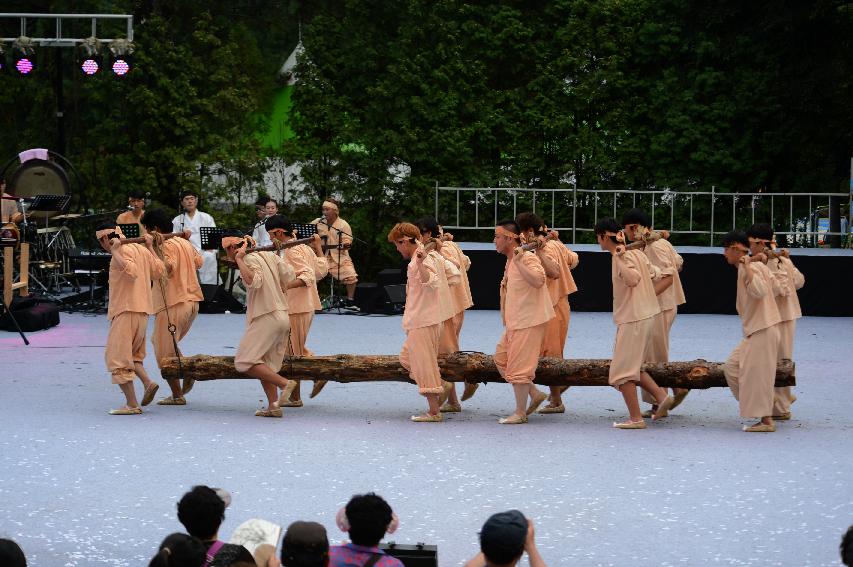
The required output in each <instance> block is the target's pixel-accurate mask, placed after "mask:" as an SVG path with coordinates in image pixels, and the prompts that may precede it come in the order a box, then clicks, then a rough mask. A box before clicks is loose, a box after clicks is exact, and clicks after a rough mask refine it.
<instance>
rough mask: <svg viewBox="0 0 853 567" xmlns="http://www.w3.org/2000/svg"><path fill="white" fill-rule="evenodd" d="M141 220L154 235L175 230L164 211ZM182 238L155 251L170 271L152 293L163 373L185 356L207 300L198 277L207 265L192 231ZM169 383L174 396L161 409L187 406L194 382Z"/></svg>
mask: <svg viewBox="0 0 853 567" xmlns="http://www.w3.org/2000/svg"><path fill="white" fill-rule="evenodd" d="M141 220H142V224H143V225H144V226H145V228H146V229H147V231H148V232H149V233H152V234H157V235H160V236H163V235H165V234H166V233H168V232H169V230H170V229H171V228H172V223H171V221H170V220H169V217H168V215H167V214H166V211H164V210H163V209H154V210H151V211H146V212H145V214H144V215H143V216H142V219H141ZM182 236H183V237H182V238H168V239H164V240H163V243H162V244H161V245H160V246H159V247H155V251H157V253H158V257H160V259H161V260H163V263H164V265H165V268H166V273H165V274H164V275H163V276H162V277H160V278H156V279H154V280H153V281H152V289H151V293H152V295H153V301H154V313H155V317H154V332H153V334H152V335H151V344H152V345H153V346H154V357H155V359H156V360H157V365H158V366H159V367H160V368H161V369H162V368H163V360H164V359H165V358H167V357H175V356H181V351H180V349H179V348H178V343H179V342H180V341H181V339H183V338H184V337H185V336H186V335H187V333H188V332H189V330H190V327H191V326H192V324H193V321H195V318H196V315H198V307H199V302H200V301H203V299H204V297H203V296H202V294H201V286H200V285H199V283H198V275H197V274H196V270H198V269H199V268H200V267H201V265H202V263H203V260H202V257H201V254H199V252H198V250H196V249H195V247H194V246H193V245H192V244H190V241H189V236H190V231H189V230H186V231H184V232H183V233H182ZM166 382H167V383H168V384H169V388H170V389H171V390H172V394H171V395H170V396H167V397H165V398H163V399H161V400H159V401H158V402H157V405H161V406H184V405H186V404H187V402H186V398H185V397H184V396H185V395H186V394H187V393H188V392H189V391H190V389H192V384H193V380H192V379H191V378H184V383H183V385H181V384H180V383H179V381H178V380H177V379H172V380H166Z"/></svg>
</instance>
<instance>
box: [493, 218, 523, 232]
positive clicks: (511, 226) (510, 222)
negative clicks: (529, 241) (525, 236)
mask: <svg viewBox="0 0 853 567" xmlns="http://www.w3.org/2000/svg"><path fill="white" fill-rule="evenodd" d="M495 226H502V227H504V228H505V229H507V230H509V231H512V232H514V233H516V234H521V228H519V226H518V223H517V222H515V219H503V220H499V221H498V223H497V225H495Z"/></svg>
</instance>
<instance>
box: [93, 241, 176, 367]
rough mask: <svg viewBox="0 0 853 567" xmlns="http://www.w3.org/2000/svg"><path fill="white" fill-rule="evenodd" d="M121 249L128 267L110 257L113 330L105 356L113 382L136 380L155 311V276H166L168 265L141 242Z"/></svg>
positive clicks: (110, 314) (111, 326)
mask: <svg viewBox="0 0 853 567" xmlns="http://www.w3.org/2000/svg"><path fill="white" fill-rule="evenodd" d="M117 253H118V254H121V255H122V258H123V259H124V261H125V267H124V269H121V268H119V266H118V263H117V262H116V259H115V258H112V259H111V260H110V275H109V286H110V303H109V307H108V308H107V318H108V319H109V321H110V330H109V334H108V335H107V344H106V348H105V349H104V360H105V362H106V365H107V370H109V371H110V374H112V382H113V384H124V383H127V382H131V381H133V377H134V375H135V374H134V364H135V363H142V361H143V360H144V359H145V332H146V330H147V327H148V315H149V314H151V313H153V312H154V304H153V302H152V298H151V280H152V279H156V278H159V277H160V276H162V275H163V273H164V271H165V266H164V265H163V262H162V260H160V259H159V258H157V257H156V256H154V255H153V254H152V253H151V252H149V251H148V249H147V248H146V247H145V246H142V245H141V244H125V245H124V246H122V247H121V250H120V251H119V252H117Z"/></svg>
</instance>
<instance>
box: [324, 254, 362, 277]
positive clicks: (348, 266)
mask: <svg viewBox="0 0 853 567" xmlns="http://www.w3.org/2000/svg"><path fill="white" fill-rule="evenodd" d="M326 260H327V261H328V263H329V275H330V276H332V277H333V278H335V279H336V280H338V281H339V282H341V283H343V284H354V283H357V282H358V274H357V273H355V265H354V264H353V263H352V258H350V257H349V256H341V264H340V272H339V271H338V256H337V253H336V252H335V250H332V253H331V254H330V255H328V256H326Z"/></svg>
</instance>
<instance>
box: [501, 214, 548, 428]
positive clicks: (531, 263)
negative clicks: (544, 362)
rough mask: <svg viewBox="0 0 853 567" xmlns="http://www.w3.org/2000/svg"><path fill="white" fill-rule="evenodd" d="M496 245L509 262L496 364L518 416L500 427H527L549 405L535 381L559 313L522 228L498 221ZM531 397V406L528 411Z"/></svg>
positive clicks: (502, 288)
mask: <svg viewBox="0 0 853 567" xmlns="http://www.w3.org/2000/svg"><path fill="white" fill-rule="evenodd" d="M494 243H495V249H496V250H497V252H498V253H500V254H503V255H504V256H506V258H507V261H506V267H505V268H504V276H503V279H502V280H501V292H500V293H501V317H502V319H503V323H504V332H503V334H502V335H501V338H500V341H498V344H497V346H496V347H495V356H494V360H495V366H497V368H498V371H499V372H500V373H501V376H503V378H504V380H506V381H507V382H509V383H510V384H512V389H513V393H514V394H515V412H514V413H513V414H511V415H510V416H508V417H505V418H502V419H501V420H500V421H499V423H502V424H507V425H515V424H520V423H527V416H528V415H530V414H532V413H533V412H535V411H536V409H537V408H538V407H539V406H540V405H541V404H542V402H544V401H545V397H546V396H545V394H544V393H542V392H539V391H538V390H536V388H534V387H533V379H534V377H535V375H536V367H537V365H538V364H539V352H540V350H541V349H542V342H543V340H544V339H545V330H546V328H547V326H548V322H549V321H550V320H551V319H553V318H554V317H555V313H554V307H553V306H552V303H551V296H550V295H549V294H548V288H547V287H546V285H545V280H546V276H545V269H544V268H543V267H542V262H541V261H540V260H539V258H538V257H537V256H536V254H535V253H534V252H532V251H528V250H524V249H523V248H522V247H521V229H520V228H519V226H518V223H516V222H515V221H514V220H512V219H506V220H502V221H500V222H499V223H498V225H497V226H496V227H495V238H494ZM528 397H529V398H530V400H531V401H530V405H529V406H526V404H527V398H528Z"/></svg>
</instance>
